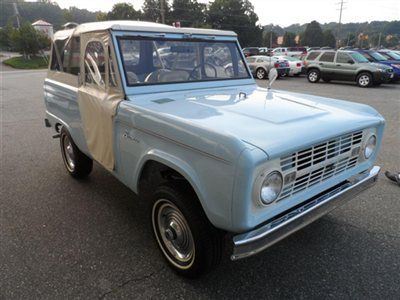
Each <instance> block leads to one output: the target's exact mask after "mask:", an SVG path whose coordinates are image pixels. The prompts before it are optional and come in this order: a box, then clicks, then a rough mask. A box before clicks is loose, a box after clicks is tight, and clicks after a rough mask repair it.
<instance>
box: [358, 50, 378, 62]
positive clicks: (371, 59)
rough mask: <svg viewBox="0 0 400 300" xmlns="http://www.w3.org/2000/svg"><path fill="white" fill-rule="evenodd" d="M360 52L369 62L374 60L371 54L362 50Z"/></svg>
mask: <svg viewBox="0 0 400 300" xmlns="http://www.w3.org/2000/svg"><path fill="white" fill-rule="evenodd" d="M360 54H361V55H362V56H364V58H366V59H367V60H368V61H369V62H374V61H375V60H374V58H373V57H372V56H371V55H369V54H368V53H365V52H362V53H360Z"/></svg>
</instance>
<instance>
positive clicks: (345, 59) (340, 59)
mask: <svg viewBox="0 0 400 300" xmlns="http://www.w3.org/2000/svg"><path fill="white" fill-rule="evenodd" d="M349 61H353V60H352V59H351V57H350V56H349V55H348V54H347V53H343V52H338V53H337V56H336V62H337V63H341V64H347V63H349Z"/></svg>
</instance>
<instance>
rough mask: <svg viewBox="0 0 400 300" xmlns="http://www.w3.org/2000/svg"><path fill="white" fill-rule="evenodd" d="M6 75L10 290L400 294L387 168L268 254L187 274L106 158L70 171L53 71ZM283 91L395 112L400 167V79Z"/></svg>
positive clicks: (5, 287) (0, 265)
mask: <svg viewBox="0 0 400 300" xmlns="http://www.w3.org/2000/svg"><path fill="white" fill-rule="evenodd" d="M0 77H1V168H0V169H1V194H0V299H16V298H23V299H28V298H29V299H31V298H45V299H58V298H84V299H91V298H106V299H107V298H110V299H111V298H190V299H193V298H195V299H201V298H204V299H209V298H212V299H216V298H217V299H219V298H230V299H232V298H248V299H252V298H253V299H254V298H267V299H277V298H280V299H281V298H296V299H298V298H306V299H319V298H336V299H337V298H340V299H349V298H351V299H365V298H368V299H377V298H378V299H395V298H397V299H398V298H399V295H400V292H399V289H400V188H399V187H397V186H395V185H394V184H392V183H391V182H389V181H388V180H386V179H385V178H384V176H382V174H381V176H380V177H381V178H380V181H379V182H378V184H377V185H376V186H375V187H373V188H372V189H371V190H370V191H368V193H365V194H362V195H361V196H358V197H357V198H356V199H354V201H352V202H351V203H349V204H348V205H346V206H344V207H342V208H340V209H338V210H336V211H334V212H332V213H331V214H329V215H327V216H325V217H324V218H322V219H320V220H319V221H317V222H315V223H313V224H311V225H310V226H308V227H306V228H305V229H304V230H302V231H300V232H298V233H296V234H294V235H292V236H290V237H289V238H287V239H285V240H284V241H282V242H280V243H279V244H277V245H275V246H273V247H271V248H269V249H268V250H267V251H264V252H263V253H261V254H259V255H257V256H254V257H251V258H249V259H246V260H241V261H237V262H231V261H230V260H229V258H228V254H229V253H226V256H225V259H224V260H223V262H222V264H221V265H220V267H219V268H218V269H217V270H216V271H214V272H212V273H211V274H209V275H208V276H206V277H204V278H201V279H199V280H195V281H193V280H185V279H182V278H180V277H177V276H176V275H175V274H174V273H173V272H172V271H170V270H169V269H168V267H166V264H165V263H164V261H163V259H162V257H161V255H160V254H159V252H158V249H157V248H156V245H155V242H154V241H153V239H152V234H151V230H150V224H149V221H148V212H147V207H146V203H144V202H142V201H138V199H137V197H135V195H134V194H133V193H132V192H131V191H130V190H129V189H128V188H126V187H125V186H124V185H123V184H122V183H120V182H119V181H118V180H117V179H115V178H114V177H113V176H112V175H110V174H109V173H108V172H107V171H105V170H104V169H102V168H101V167H99V166H98V165H95V167H94V170H93V173H92V174H91V176H90V178H89V179H87V180H84V181H76V180H74V179H72V178H71V177H69V176H68V175H67V173H66V171H65V170H64V167H63V165H62V159H61V154H60V151H59V144H58V143H59V141H58V140H54V139H52V138H51V135H52V134H53V132H52V131H51V130H50V129H47V128H45V127H44V124H43V117H44V104H43V91H42V83H43V80H44V77H45V72H43V71H17V72H14V71H11V72H2V73H0ZM259 84H260V85H263V86H265V85H266V81H263V82H259ZM274 88H276V89H284V90H285V89H286V90H291V91H296V92H304V93H310V94H315V95H321V96H327V97H333V98H340V99H345V100H352V101H356V102H360V103H366V104H369V105H371V106H373V107H375V108H376V109H377V110H378V111H380V112H381V114H382V115H383V116H384V117H385V118H386V120H387V128H386V132H385V137H384V141H383V147H382V149H381V152H380V156H379V159H378V162H377V163H378V164H379V165H381V166H382V167H383V170H386V169H390V170H397V171H399V170H400V152H399V149H400V84H396V85H382V86H381V87H379V88H370V89H361V88H358V87H356V86H355V85H353V84H349V83H339V84H334V83H329V84H327V83H319V84H310V83H308V82H307V80H306V79H305V78H284V79H282V80H277V81H276V82H275V85H274Z"/></svg>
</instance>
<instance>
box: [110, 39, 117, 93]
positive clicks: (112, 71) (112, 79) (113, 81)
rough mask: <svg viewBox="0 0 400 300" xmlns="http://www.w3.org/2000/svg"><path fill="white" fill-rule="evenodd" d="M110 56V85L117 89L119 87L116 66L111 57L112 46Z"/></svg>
mask: <svg viewBox="0 0 400 300" xmlns="http://www.w3.org/2000/svg"><path fill="white" fill-rule="evenodd" d="M108 56H109V59H108V61H109V67H108V70H109V71H108V72H109V73H110V76H109V85H110V86H113V87H116V86H117V78H116V76H117V75H116V73H115V66H114V61H113V58H112V56H111V48H110V46H108Z"/></svg>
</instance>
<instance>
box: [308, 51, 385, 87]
mask: <svg viewBox="0 0 400 300" xmlns="http://www.w3.org/2000/svg"><path fill="white" fill-rule="evenodd" d="M304 65H305V66H306V69H307V78H308V81H309V82H311V83H317V82H318V81H319V80H320V79H322V80H323V81H325V82H329V81H331V80H343V81H355V82H356V83H357V84H358V86H360V87H370V86H372V85H380V84H381V83H384V82H388V81H390V80H391V79H392V78H393V69H392V68H391V67H388V66H385V65H382V64H378V63H370V62H369V61H368V60H367V59H366V58H365V57H364V56H362V55H361V54H360V53H358V52H356V51H333V50H327V51H311V52H310V53H309V54H308V55H307V57H306V59H305V61H304Z"/></svg>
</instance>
